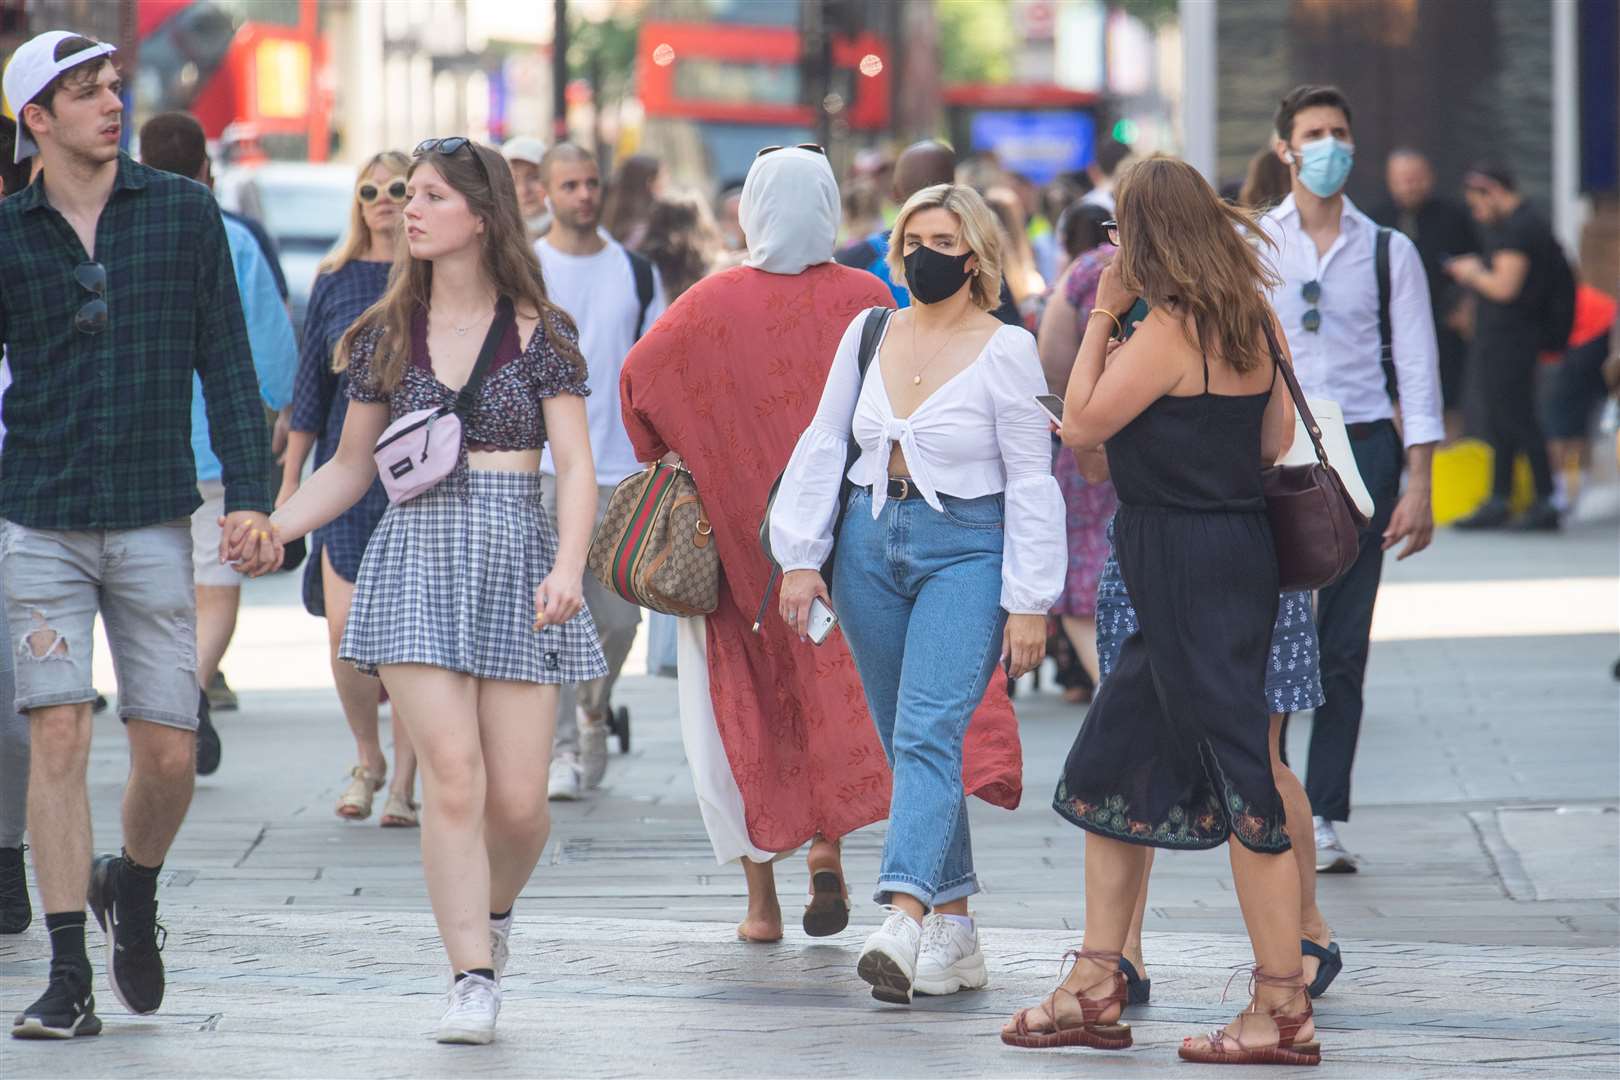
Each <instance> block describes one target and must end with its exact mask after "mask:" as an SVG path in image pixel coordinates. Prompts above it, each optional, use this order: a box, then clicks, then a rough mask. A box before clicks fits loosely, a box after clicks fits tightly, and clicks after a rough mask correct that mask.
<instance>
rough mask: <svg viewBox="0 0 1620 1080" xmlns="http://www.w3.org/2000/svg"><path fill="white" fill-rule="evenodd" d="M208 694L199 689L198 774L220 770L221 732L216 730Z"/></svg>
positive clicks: (211, 773)
mask: <svg viewBox="0 0 1620 1080" xmlns="http://www.w3.org/2000/svg"><path fill="white" fill-rule="evenodd" d="M212 712H213V708H212V706H210V705H209V704H208V694H207V693H206V692H205V691H202V690H199V691H197V775H198V776H212V775H214V773H216V772H218V771H219V755H220V749H221V748H220V745H219V732H218V731H215V730H214V721H213V719H212V717H211V716H210V714H211V713H212Z"/></svg>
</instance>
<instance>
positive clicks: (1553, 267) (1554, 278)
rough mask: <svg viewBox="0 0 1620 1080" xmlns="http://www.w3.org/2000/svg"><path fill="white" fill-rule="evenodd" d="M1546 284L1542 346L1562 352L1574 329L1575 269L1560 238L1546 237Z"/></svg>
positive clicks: (1542, 303) (1543, 304) (1542, 319)
mask: <svg viewBox="0 0 1620 1080" xmlns="http://www.w3.org/2000/svg"><path fill="white" fill-rule="evenodd" d="M1546 258H1547V283H1546V285H1545V286H1544V288H1543V291H1542V297H1541V304H1540V308H1541V348H1542V350H1543V351H1545V352H1556V353H1561V352H1563V351H1564V350H1566V349H1568V348H1569V335H1570V331H1572V330H1574V329H1575V271H1574V270H1572V269H1571V268H1570V265H1569V257H1568V256H1566V255H1565V254H1564V246H1563V245H1562V244H1560V243H1559V242H1558V238H1557V237H1555V236H1551V235H1549V236H1548V237H1547V255H1546Z"/></svg>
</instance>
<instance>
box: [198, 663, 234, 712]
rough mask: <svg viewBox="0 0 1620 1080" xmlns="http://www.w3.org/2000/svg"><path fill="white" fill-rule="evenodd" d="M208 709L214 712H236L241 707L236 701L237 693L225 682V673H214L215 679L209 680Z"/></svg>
mask: <svg viewBox="0 0 1620 1080" xmlns="http://www.w3.org/2000/svg"><path fill="white" fill-rule="evenodd" d="M205 693H207V695H208V707H209V708H210V709H212V710H213V711H214V712H235V711H236V710H237V709H238V708H240V707H241V703H240V702H238V701H237V700H236V691H235V690H232V689H231V687H230V684H229V683H227V682H226V681H225V673H224V672H223V671H216V672H214V677H213V678H212V679H209V680H208V688H207V690H206V691H205Z"/></svg>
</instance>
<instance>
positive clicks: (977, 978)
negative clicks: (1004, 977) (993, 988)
mask: <svg viewBox="0 0 1620 1080" xmlns="http://www.w3.org/2000/svg"><path fill="white" fill-rule="evenodd" d="M989 981H990V974H989V972H987V971H985V969H984V952H983V950H981V949H980V948H979V931H978V928H977V927H975V928H974V929H972V930H969V929H968V928H967V927H965V926H963V925H962V924H961V923H958V922H957V921H956V920H954V919H950V918H947V917H946V916H944V915H940V914H938V913H933V914H929V915H927V916H924V918H923V923H922V949H921V950H920V951H919V952H918V954H917V979H916V982H915V983H913V985H912V990H913V991H914V992H916V993H919V994H954V993H956V992H957V991H958V990H979V989H982V988H983V987H984V985H985V984H986V983H988V982H989Z"/></svg>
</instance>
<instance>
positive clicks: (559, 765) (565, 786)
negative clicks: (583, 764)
mask: <svg viewBox="0 0 1620 1080" xmlns="http://www.w3.org/2000/svg"><path fill="white" fill-rule="evenodd" d="M546 791H547V797H548V798H549V799H550V800H551V801H552V802H578V801H579V800H580V799H582V798H584V797H585V788H584V778H583V777H582V776H581V774H580V768H579V760H578V759H577V758H575V757H574V755H573V754H558V755H557V757H556V758H555V759H554V760H553V761H552V762H551V778H550V780H549V782H548V783H547V785H546Z"/></svg>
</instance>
